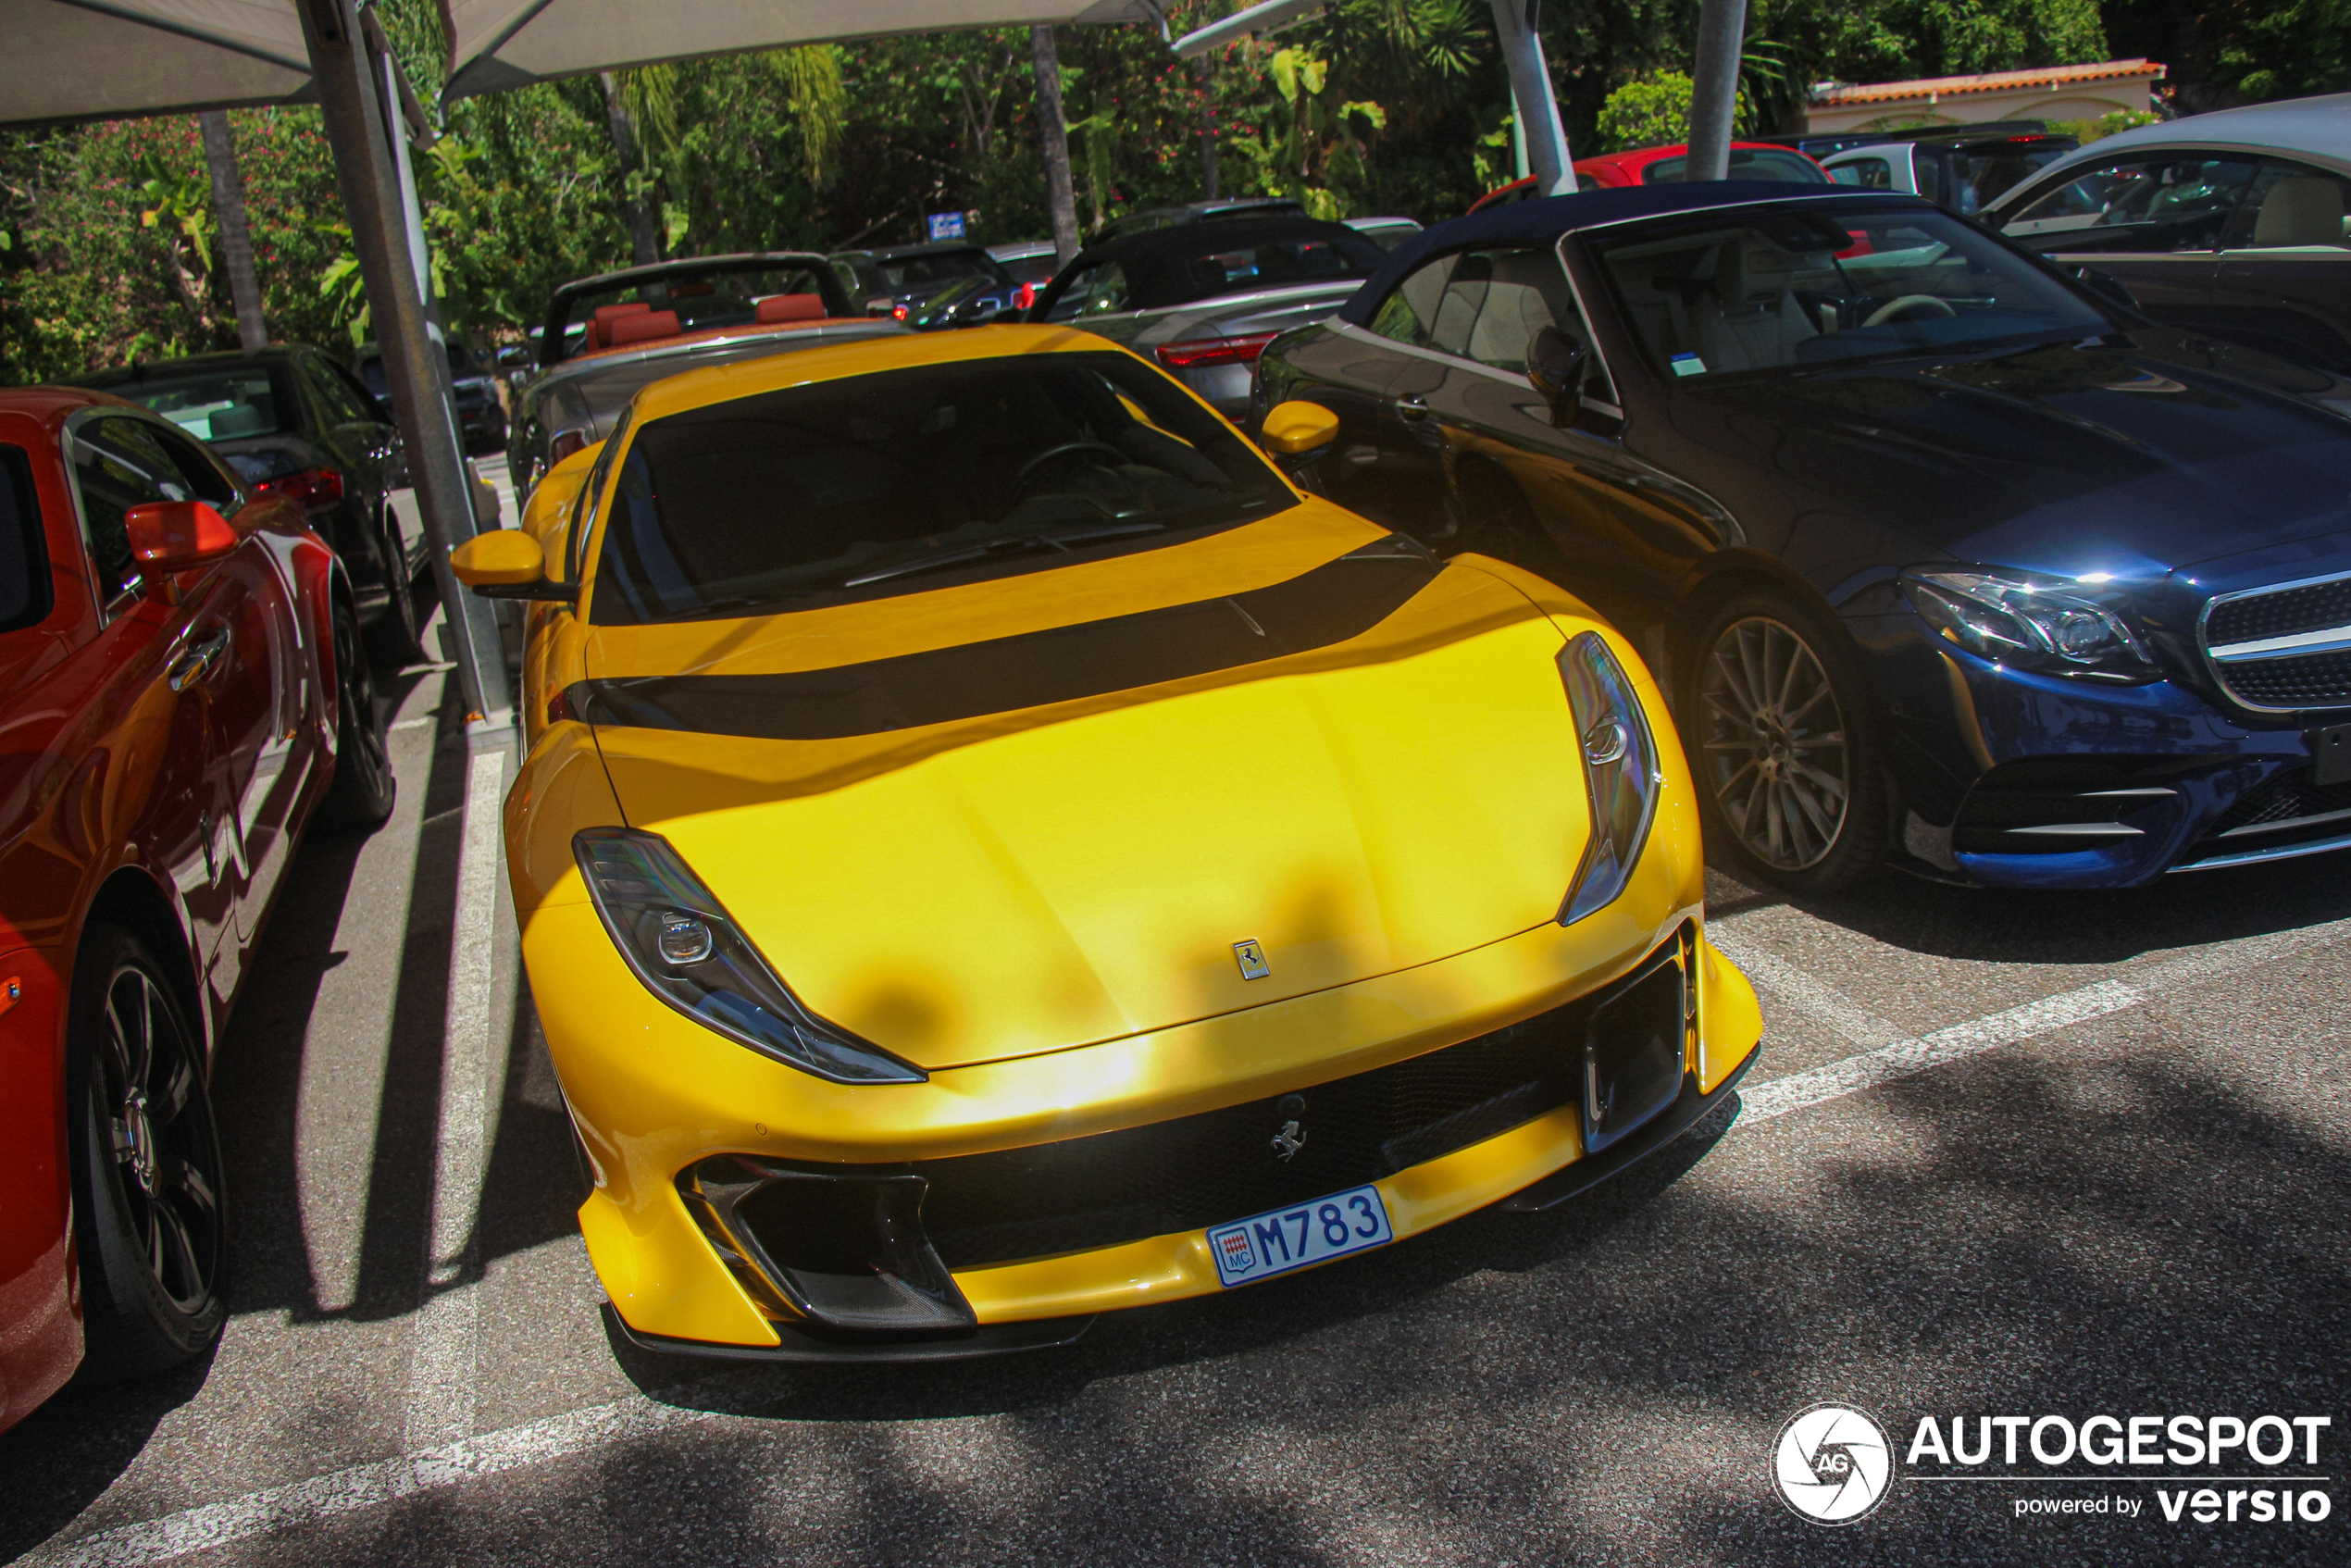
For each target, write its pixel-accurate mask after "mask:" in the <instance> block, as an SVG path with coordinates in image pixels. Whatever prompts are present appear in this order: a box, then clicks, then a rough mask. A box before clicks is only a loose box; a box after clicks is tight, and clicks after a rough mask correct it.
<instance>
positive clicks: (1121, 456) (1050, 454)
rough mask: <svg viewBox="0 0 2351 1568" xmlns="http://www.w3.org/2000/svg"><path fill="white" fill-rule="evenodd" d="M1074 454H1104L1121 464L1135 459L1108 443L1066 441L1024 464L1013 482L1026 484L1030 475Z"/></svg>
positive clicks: (1050, 447) (1047, 449) (1048, 448)
mask: <svg viewBox="0 0 2351 1568" xmlns="http://www.w3.org/2000/svg"><path fill="white" fill-rule="evenodd" d="M1073 452H1104V453H1108V454H1110V455H1111V456H1113V457H1114V458H1116V459H1117V460H1118V461H1119V462H1121V463H1127V462H1131V461H1133V459H1131V458H1129V457H1128V456H1127V455H1126V454H1125V453H1124V452H1121V451H1119V450H1118V448H1116V447H1114V446H1113V445H1111V444H1110V443H1109V442H1101V441H1065V442H1062V443H1061V444H1060V445H1059V446H1049V447H1047V448H1046V449H1045V450H1044V451H1042V452H1040V453H1039V454H1037V455H1036V456H1034V457H1032V458H1030V459H1029V460H1028V461H1027V462H1026V463H1024V464H1022V465H1021V466H1020V472H1019V473H1018V474H1015V475H1014V476H1013V482H1014V484H1016V485H1025V484H1026V483H1027V482H1028V476H1029V475H1031V474H1033V473H1035V472H1036V471H1037V470H1038V469H1039V468H1041V467H1044V466H1045V465H1046V464H1048V463H1050V462H1051V461H1052V460H1053V459H1054V458H1056V457H1065V456H1067V455H1068V454H1071V453H1073Z"/></svg>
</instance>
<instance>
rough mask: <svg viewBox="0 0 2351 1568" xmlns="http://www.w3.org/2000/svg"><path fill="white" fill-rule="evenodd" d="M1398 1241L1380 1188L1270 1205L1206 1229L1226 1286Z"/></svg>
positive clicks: (1349, 1191)
mask: <svg viewBox="0 0 2351 1568" xmlns="http://www.w3.org/2000/svg"><path fill="white" fill-rule="evenodd" d="M1395 1239H1396V1232H1395V1231H1393V1230H1391V1229H1389V1228H1388V1224H1387V1204H1386V1203H1384V1202H1382V1201H1380V1195H1379V1188H1376V1187H1351V1188H1348V1189H1347V1190H1346V1191H1344V1192H1334V1193H1332V1194H1331V1195H1330V1196H1329V1197H1327V1198H1313V1199H1309V1200H1308V1201H1305V1202H1303V1203H1299V1204H1295V1205H1293V1206H1292V1207H1290V1208H1287V1209H1269V1210H1267V1211H1266V1212H1265V1213H1262V1214H1251V1215H1250V1217H1249V1218H1247V1219H1245V1220H1235V1221H1234V1222H1233V1223H1232V1224H1230V1225H1220V1226H1216V1227H1215V1228H1214V1229H1213V1230H1211V1231H1210V1232H1209V1233H1208V1250H1209V1251H1210V1252H1212V1253H1213V1254H1214V1255H1215V1258H1216V1277H1217V1278H1218V1279H1219V1280H1220V1281H1222V1282H1223V1283H1224V1284H1225V1286H1226V1287H1227V1288H1230V1287H1232V1286H1235V1285H1250V1284H1254V1283H1255V1282H1256V1281H1258V1280H1261V1279H1271V1278H1273V1277H1274V1276H1275V1275H1277V1274H1287V1273H1288V1272H1289V1271H1290V1270H1292V1269H1300V1268H1304V1267H1305V1266H1306V1265H1307V1264H1309V1263H1325V1262H1327V1261H1328V1260H1330V1259H1332V1258H1343V1257H1345V1256H1347V1254H1348V1253H1350V1252H1360V1251H1363V1249H1365V1248H1366V1247H1377V1246H1379V1245H1380V1244H1381V1243H1382V1242H1387V1241H1393V1240H1395Z"/></svg>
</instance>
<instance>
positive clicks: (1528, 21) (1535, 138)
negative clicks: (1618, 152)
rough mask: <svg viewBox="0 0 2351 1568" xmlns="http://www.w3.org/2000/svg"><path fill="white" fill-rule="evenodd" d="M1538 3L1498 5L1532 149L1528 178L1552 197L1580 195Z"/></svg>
mask: <svg viewBox="0 0 2351 1568" xmlns="http://www.w3.org/2000/svg"><path fill="white" fill-rule="evenodd" d="M1536 4H1537V0H1494V31H1495V33H1496V35H1497V36H1499V38H1500V39H1501V41H1502V59H1503V62H1504V63H1505V64H1507V65H1508V66H1509V67H1510V70H1511V104H1512V105H1513V106H1514V107H1515V111H1516V114H1517V118H1518V123H1519V126H1520V127H1521V133H1522V134H1523V135H1524V138H1525V143H1526V162H1527V168H1528V172H1530V173H1532V174H1533V175H1534V176H1535V180H1536V186H1537V187H1538V188H1539V189H1540V190H1541V191H1542V193H1543V194H1545V195H1547V196H1563V195H1566V194H1568V193H1571V192H1573V191H1574V189H1575V160H1574V157H1573V156H1571V155H1570V154H1569V153H1568V150H1567V131H1566V128H1565V127H1563V126H1561V124H1560V106H1559V100H1558V99H1557V98H1556V97H1554V96H1553V95H1552V93H1551V70H1550V68H1549V66H1547V65H1545V64H1544V63H1543V39H1542V36H1541V34H1539V33H1537V32H1536V30H1535V24H1536Z"/></svg>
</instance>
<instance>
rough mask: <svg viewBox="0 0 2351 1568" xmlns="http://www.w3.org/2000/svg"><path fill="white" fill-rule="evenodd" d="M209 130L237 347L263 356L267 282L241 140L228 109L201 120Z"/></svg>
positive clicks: (208, 161) (208, 156)
mask: <svg viewBox="0 0 2351 1568" xmlns="http://www.w3.org/2000/svg"><path fill="white" fill-rule="evenodd" d="M196 123H197V124H198V125H200V126H202V127H203V128H204V161H205V167H206V168H208V169H209V170H210V171H211V174H212V210H213V211H214V213H215V214H217V215H218V217H219V218H220V261H221V265H222V266H223V267H225V268H228V271H229V299H230V303H231V304H232V305H235V306H236V308H237V346H238V347H240V348H242V349H243V350H244V351H245V353H247V354H257V353H259V352H260V351H261V350H262V349H264V348H266V347H267V346H268V342H269V323H268V322H267V321H266V320H264V319H263V317H262V314H261V280H260V279H259V278H257V277H255V275H254V270H253V230H252V229H251V228H250V227H249V226H248V225H247V224H246V222H245V181H244V177H243V175H241V174H240V173H238V172H237V138H236V133H235V131H232V130H231V129H230V124H229V111H228V110H226V109H206V110H205V112H204V113H202V114H200V115H198V116H197V117H196Z"/></svg>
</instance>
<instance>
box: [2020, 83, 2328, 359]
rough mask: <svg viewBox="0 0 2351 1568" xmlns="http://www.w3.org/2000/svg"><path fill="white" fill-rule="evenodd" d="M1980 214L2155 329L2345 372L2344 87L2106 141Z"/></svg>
mask: <svg viewBox="0 0 2351 1568" xmlns="http://www.w3.org/2000/svg"><path fill="white" fill-rule="evenodd" d="M1979 221H1981V222H1982V223H1983V224H1984V226H1985V227H1986V228H1989V229H1993V230H1996V231H1998V232H2000V233H2002V234H2005V235H2007V236H2008V237H2009V239H2011V240H2014V241H2016V242H2018V243H2021V244H2025V245H2030V246H2031V247H2033V248H2034V250H2036V251H2039V252H2040V253H2042V254H2043V255H2046V256H2047V257H2048V258H2049V259H2050V260H2052V261H2054V262H2057V263H2058V264H2059V265H2060V266H2062V267H2066V268H2076V269H2079V270H2080V271H2081V272H2082V274H2083V277H2084V280H2093V279H2096V278H2105V279H2110V280H2114V281H2118V282H2120V283H2121V284H2122V286H2123V287H2124V288H2126V289H2128V290H2129V291H2130V292H2131V293H2132V295H2133V296H2134V298H2135V301H2136V303H2137V305H2138V306H2139V308H2140V309H2141V310H2143V311H2145V312H2146V315H2148V316H2149V317H2153V318H2154V319H2155V320H2157V321H2159V322H2162V323H2164V324H2165V325H2167V326H2177V327H2186V328H2190V329H2192V330H2196V331H2199V332H2207V333H2209V334H2211V335H2212V336H2214V337H2219V338H2229V339H2233V340H2235V341H2237V342H2244V343H2248V344H2250V345H2252V346H2253V347H2255V348H2259V349H2265V350H2267V351H2269V352H2270V353H2272V354H2277V355H2284V356H2285V357H2287V358H2291V359H2300V360H2302V361H2304V362H2306V363H2307V364H2310V365H2314V366H2316V367H2319V368H2320V369H2323V370H2327V371H2331V372H2332V373H2333V374H2334V375H2335V376H2337V377H2346V376H2351V93H2334V94H2332V95H2329V96H2326V97H2320V98H2295V99H2290V100H2287V101H2285V102H2283V103H2274V104H2252V105H2248V106H2245V107H2244V108H2237V109H2218V110H2215V111H2214V112H2212V113H2210V114H2201V115H2190V116H2187V117H2186V118H2181V119H2175V120H2170V121H2167V122H2165V123H2164V124H2161V125H2145V126H2141V127H2139V128H2138V129H2137V130H2135V131H2122V132H2121V133H2120V134H2119V135H2114V136H2108V137H2107V138H2105V139H2104V140H2102V141H2097V142H2093V143H2090V144H2089V145H2088V146H2086V147H2084V148H2082V149H2081V150H2080V151H2078V152H2074V153H2070V154H2068V155H2067V156H2065V157H2063V158H2061V159H2059V160H2058V161H2057V162H2055V163H2052V164H2051V165H2049V166H2048V167H2047V168H2044V169H2042V170H2041V171H2040V173H2039V174H2037V175H2035V176H2034V178H2032V179H2031V180H2026V181H2025V182H2024V183H2023V184H2021V185H2019V186H2017V187H2016V188H2015V189H2014V190H2012V191H2009V192H2008V193H2005V194H2003V195H2002V196H2001V197H2000V199H1999V200H1998V201H1997V202H1996V203H1994V204H1993V205H1991V206H1990V207H1989V208H1987V209H1986V210H1985V211H1984V214H1983V216H1982V218H1980V219H1979Z"/></svg>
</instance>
